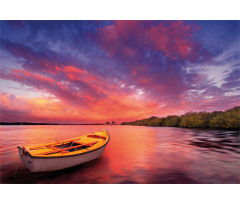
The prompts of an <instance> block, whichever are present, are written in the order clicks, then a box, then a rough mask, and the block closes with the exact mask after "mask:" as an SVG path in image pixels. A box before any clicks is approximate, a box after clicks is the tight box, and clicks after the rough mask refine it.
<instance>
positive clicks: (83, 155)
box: [17, 130, 110, 172]
mask: <svg viewBox="0 0 240 204" xmlns="http://www.w3.org/2000/svg"><path fill="white" fill-rule="evenodd" d="M109 140H110V135H109V133H108V132H107V130H102V131H99V132H94V133H91V134H86V135H83V136H80V137H76V138H72V139H67V140H62V141H59V142H54V143H49V144H44V145H40V146H32V147H25V146H23V147H17V148H18V152H19V156H20V158H21V160H22V163H23V164H24V166H25V167H26V168H27V169H28V170H29V171H30V172H43V171H56V170H60V169H65V168H69V167H72V166H75V165H79V164H82V163H85V162H88V161H91V160H93V159H96V158H98V157H100V156H101V155H102V154H103V152H104V150H105V148H106V145H107V144H108V142H109Z"/></svg>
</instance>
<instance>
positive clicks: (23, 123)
mask: <svg viewBox="0 0 240 204" xmlns="http://www.w3.org/2000/svg"><path fill="white" fill-rule="evenodd" d="M0 125H104V124H103V123H93V124H65V123H63V124H60V123H30V122H14V123H12V122H11V123H8V122H0Z"/></svg>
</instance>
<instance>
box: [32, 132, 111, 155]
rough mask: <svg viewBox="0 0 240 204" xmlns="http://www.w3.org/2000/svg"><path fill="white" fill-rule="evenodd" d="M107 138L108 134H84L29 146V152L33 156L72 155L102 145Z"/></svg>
mask: <svg viewBox="0 0 240 204" xmlns="http://www.w3.org/2000/svg"><path fill="white" fill-rule="evenodd" d="M106 139H107V136H106V135H105V136H101V135H95V134H92V135H84V136H81V137H79V138H75V139H71V140H64V141H60V142H55V143H52V144H46V145H41V146H37V147H29V148H28V152H29V153H30V154H31V155H32V156H58V155H63V154H65V155H69V154H70V155H72V154H78V153H82V152H86V151H89V150H93V149H95V148H97V147H100V146H101V145H103V144H104V143H105V141H106ZM75 152H76V153H75Z"/></svg>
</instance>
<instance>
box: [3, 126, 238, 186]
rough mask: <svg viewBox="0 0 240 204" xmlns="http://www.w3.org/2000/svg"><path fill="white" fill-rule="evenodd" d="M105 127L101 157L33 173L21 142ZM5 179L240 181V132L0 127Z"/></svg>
mask: <svg viewBox="0 0 240 204" xmlns="http://www.w3.org/2000/svg"><path fill="white" fill-rule="evenodd" d="M102 129H106V130H108V132H109V134H110V136H111V138H110V142H109V143H108V145H107V147H106V150H105V152H104V153H103V155H102V156H101V157H100V158H98V159H96V160H94V161H90V162H88V163H85V164H82V165H79V166H75V167H72V168H68V169H65V170H60V171H55V172H43V173H30V172H29V171H28V170H27V169H26V168H25V167H24V166H23V164H22V163H21V161H20V163H19V167H18V170H17V173H16V175H15V177H14V172H15V169H16V167H17V164H18V162H19V156H18V151H17V146H31V145H36V144H44V143H48V142H54V141H55V139H56V138H57V140H58V141H59V140H63V139H67V138H72V137H77V136H81V135H83V134H86V133H92V132H94V131H98V130H102ZM0 145H1V148H0V158H1V160H0V162H1V163H0V164H1V178H0V179H1V180H0V182H1V183H39V184H41V183H43V184H48V183H53V184H59V183H65V184H68V183H77V184H81V183H90V184H98V183H101V184H105V183H106V184H115V183H147V184H148V183H150V184H155V183H156V184H162V183H164V184H165V183H182V184H183V183H217V184H221V183H240V171H239V170H240V138H239V131H222V130H197V129H184V128H171V127H139V126H138V127H137V126H120V125H106V126H104V125H95V126H94V125H56V126H54V125H53V126H47V125H46V126H44V125H43V126H40V125H39V126H38V125H36V126H30V125H29V126H0Z"/></svg>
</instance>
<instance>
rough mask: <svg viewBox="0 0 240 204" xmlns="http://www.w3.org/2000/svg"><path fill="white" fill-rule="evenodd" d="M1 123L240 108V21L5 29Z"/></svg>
mask: <svg viewBox="0 0 240 204" xmlns="http://www.w3.org/2000/svg"><path fill="white" fill-rule="evenodd" d="M0 23H1V35H0V37H1V43H0V46H1V55H0V114H1V118H0V121H1V122H20V121H21V122H23V121H25V122H58V123H95V122H96V123H98V122H100V123H104V122H106V121H115V122H116V123H120V122H123V121H133V120H136V119H143V118H147V117H150V116H153V115H154V116H159V117H163V116H167V115H181V114H184V113H186V112H189V111H210V112H211V111H214V110H226V109H229V108H233V107H234V106H237V105H240V81H239V78H240V77H239V69H240V60H239V59H240V56H239V55H240V54H239V53H240V21H1V22H0Z"/></svg>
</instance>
